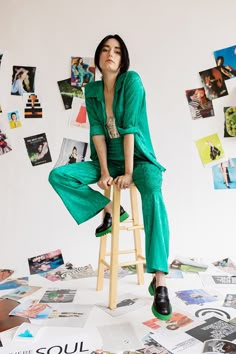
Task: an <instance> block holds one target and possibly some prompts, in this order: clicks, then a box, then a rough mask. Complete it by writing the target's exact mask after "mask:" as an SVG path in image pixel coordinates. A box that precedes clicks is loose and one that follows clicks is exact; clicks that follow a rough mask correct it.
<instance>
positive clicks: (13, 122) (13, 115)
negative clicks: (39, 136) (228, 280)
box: [7, 110, 22, 129]
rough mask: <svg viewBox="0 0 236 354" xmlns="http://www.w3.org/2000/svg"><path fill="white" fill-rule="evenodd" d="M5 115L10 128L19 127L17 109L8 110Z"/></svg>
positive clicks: (19, 121)
mask: <svg viewBox="0 0 236 354" xmlns="http://www.w3.org/2000/svg"><path fill="white" fill-rule="evenodd" d="M7 117H8V121H9V126H10V128H11V129H14V128H19V127H21V126H22V124H21V120H20V113H19V111H18V110H15V111H12V112H8V113H7Z"/></svg>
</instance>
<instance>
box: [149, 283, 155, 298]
mask: <svg viewBox="0 0 236 354" xmlns="http://www.w3.org/2000/svg"><path fill="white" fill-rule="evenodd" d="M148 292H149V294H150V295H151V296H154V294H155V289H154V288H153V285H152V282H151V283H150V284H149V287H148Z"/></svg>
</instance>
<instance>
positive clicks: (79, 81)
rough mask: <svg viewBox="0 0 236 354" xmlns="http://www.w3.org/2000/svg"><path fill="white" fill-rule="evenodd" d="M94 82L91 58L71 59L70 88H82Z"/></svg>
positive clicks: (93, 68)
mask: <svg viewBox="0 0 236 354" xmlns="http://www.w3.org/2000/svg"><path fill="white" fill-rule="evenodd" d="M94 80H95V64H94V59H93V58H87V57H71V86H74V87H84V86H85V85H86V84H87V83H89V82H92V81H94Z"/></svg>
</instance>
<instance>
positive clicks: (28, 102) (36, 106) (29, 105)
mask: <svg viewBox="0 0 236 354" xmlns="http://www.w3.org/2000/svg"><path fill="white" fill-rule="evenodd" d="M24 100H25V109H24V117H25V118H26V119H28V118H42V117H43V110H42V107H41V104H40V101H39V98H38V96H37V95H36V94H35V93H31V94H25V95H24Z"/></svg>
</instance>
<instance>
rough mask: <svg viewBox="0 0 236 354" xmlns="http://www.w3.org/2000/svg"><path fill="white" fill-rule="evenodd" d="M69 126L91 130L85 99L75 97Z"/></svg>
mask: <svg viewBox="0 0 236 354" xmlns="http://www.w3.org/2000/svg"><path fill="white" fill-rule="evenodd" d="M69 124H70V126H71V127H80V128H86V129H88V128H89V121H88V115H87V110H86V106H85V99H84V98H79V97H74V98H73V102H72V107H71V115H70V120H69Z"/></svg>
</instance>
